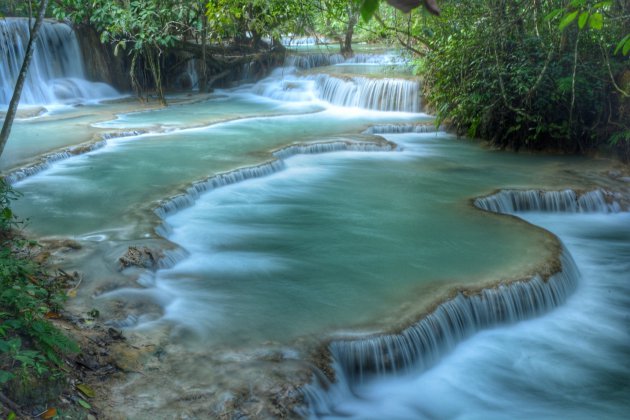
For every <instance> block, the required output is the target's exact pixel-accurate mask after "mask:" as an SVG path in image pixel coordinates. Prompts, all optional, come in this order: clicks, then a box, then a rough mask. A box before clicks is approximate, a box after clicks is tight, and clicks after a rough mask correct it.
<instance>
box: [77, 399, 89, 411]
mask: <svg viewBox="0 0 630 420" xmlns="http://www.w3.org/2000/svg"><path fill="white" fill-rule="evenodd" d="M78 402H79V405H80V406H81V407H83V408H86V409H88V410H89V409H90V408H92V406H91V405H90V403H89V402H87V401H85V400H82V399H81V398H79V400H78Z"/></svg>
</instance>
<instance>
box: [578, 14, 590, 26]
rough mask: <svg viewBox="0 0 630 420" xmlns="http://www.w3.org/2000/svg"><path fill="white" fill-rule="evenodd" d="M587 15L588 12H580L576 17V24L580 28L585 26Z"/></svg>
mask: <svg viewBox="0 0 630 420" xmlns="http://www.w3.org/2000/svg"><path fill="white" fill-rule="evenodd" d="M588 17H589V13H588V12H582V13H580V17H579V18H578V26H579V27H580V29H583V28H584V26H586V22H587V21H588Z"/></svg>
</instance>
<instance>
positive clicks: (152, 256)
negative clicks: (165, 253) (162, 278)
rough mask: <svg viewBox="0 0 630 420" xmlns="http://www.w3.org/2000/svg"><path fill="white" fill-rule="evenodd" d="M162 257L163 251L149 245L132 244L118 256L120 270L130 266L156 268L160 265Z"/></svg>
mask: <svg viewBox="0 0 630 420" xmlns="http://www.w3.org/2000/svg"><path fill="white" fill-rule="evenodd" d="M161 257H162V253H161V252H160V251H157V250H153V249H151V248H149V247H146V246H142V247H138V246H130V247H129V248H128V249H127V252H125V254H124V255H123V256H122V257H120V258H118V262H119V264H120V270H124V269H126V268H129V267H139V268H146V269H149V270H154V269H156V268H157V266H158V261H159V260H160V258H161Z"/></svg>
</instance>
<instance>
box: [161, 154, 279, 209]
mask: <svg viewBox="0 0 630 420" xmlns="http://www.w3.org/2000/svg"><path fill="white" fill-rule="evenodd" d="M283 168H284V163H283V162H282V161H278V160H276V161H271V162H266V163H263V164H260V165H257V166H251V167H247V168H240V169H236V170H233V171H230V172H225V173H222V174H218V175H214V176H212V177H210V178H207V179H205V180H202V181H198V182H195V183H194V184H193V185H192V186H190V187H189V188H188V189H187V190H186V192H185V193H183V194H179V195H176V196H174V197H171V198H170V199H168V200H166V201H164V202H162V203H161V204H160V205H159V206H158V207H157V208H156V209H155V213H156V214H157V215H158V216H159V217H160V218H162V219H164V218H165V217H166V216H168V215H169V214H173V213H175V212H177V211H179V210H182V209H184V208H186V207H190V206H191V205H192V204H193V203H194V202H195V200H196V199H197V198H198V197H199V195H201V194H203V193H204V192H207V191H210V190H213V189H216V188H220V187H224V186H226V185H231V184H236V183H237V182H242V181H245V180H248V179H253V178H261V177H264V176H267V175H271V174H273V173H276V172H278V171H280V170H282V169H283Z"/></svg>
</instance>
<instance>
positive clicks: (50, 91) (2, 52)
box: [0, 18, 118, 106]
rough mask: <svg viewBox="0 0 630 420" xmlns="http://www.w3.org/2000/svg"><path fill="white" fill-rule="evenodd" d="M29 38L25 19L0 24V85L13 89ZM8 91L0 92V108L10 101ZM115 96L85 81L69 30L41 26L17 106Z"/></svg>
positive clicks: (108, 88) (51, 24) (61, 26)
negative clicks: (20, 104)
mask: <svg viewBox="0 0 630 420" xmlns="http://www.w3.org/2000/svg"><path fill="white" fill-rule="evenodd" d="M28 38H29V22H28V19H21V18H9V19H1V20H0V56H1V57H3V60H2V61H1V62H0V84H1V85H2V86H4V87H12V86H14V85H15V81H16V80H17V77H18V74H19V72H20V68H21V66H22V61H23V59H24V54H25V51H26V46H27V44H28ZM12 94H13V90H12V88H6V89H2V90H1V91H0V106H5V105H7V104H8V103H9V101H10V100H11V95H12ZM116 96H118V93H117V92H116V91H115V90H114V89H113V88H112V87H111V86H109V85H107V84H105V83H96V82H89V81H87V80H85V70H84V66H83V61H82V56H81V51H80V48H79V43H78V41H77V38H76V36H75V34H74V32H73V31H72V29H71V28H70V27H69V26H68V25H66V24H62V23H55V22H50V21H45V22H44V24H43V25H42V27H41V29H40V32H39V37H38V40H37V43H36V44H35V51H34V53H33V59H32V61H31V65H30V67H29V72H28V76H27V79H26V83H25V84H24V88H23V90H22V96H21V99H20V102H21V103H22V104H30V105H34V104H38V105H42V104H53V103H67V102H72V101H76V100H94V99H102V98H111V97H116Z"/></svg>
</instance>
